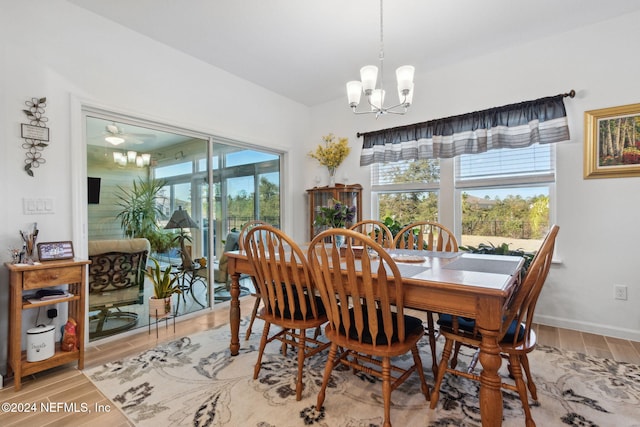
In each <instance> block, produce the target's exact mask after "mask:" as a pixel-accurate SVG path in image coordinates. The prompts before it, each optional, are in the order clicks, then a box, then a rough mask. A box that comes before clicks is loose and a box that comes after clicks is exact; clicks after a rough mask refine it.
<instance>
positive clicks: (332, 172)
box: [328, 168, 336, 187]
mask: <svg viewBox="0 0 640 427" xmlns="http://www.w3.org/2000/svg"><path fill="white" fill-rule="evenodd" d="M328 169H329V187H335V185H336V168H328Z"/></svg>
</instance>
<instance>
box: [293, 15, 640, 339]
mask: <svg viewBox="0 0 640 427" xmlns="http://www.w3.org/2000/svg"><path fill="white" fill-rule="evenodd" d="M639 20H640V14H639V13H635V14H630V15H627V16H625V17H622V18H619V19H614V20H611V21H607V22H603V23H600V24H597V25H593V26H591V27H588V28H584V29H582V30H579V31H572V32H568V33H565V34H563V35H560V36H555V37H552V38H549V39H546V40H541V41H538V42H535V43H531V44H527V45H523V46H521V47H520V48H519V49H517V50H505V51H502V52H500V53H499V54H491V55H485V56H479V57H477V58H470V59H468V60H467V61H465V62H462V63H459V64H456V65H455V66H451V67H447V68H443V69H440V70H437V71H435V72H432V73H429V74H418V75H417V76H416V78H415V85H416V94H415V96H414V105H413V106H412V107H411V111H410V113H409V114H408V115H406V116H401V117H391V116H385V117H382V118H379V119H378V120H377V121H376V120H375V119H374V118H373V117H370V116H353V115H350V113H349V111H348V107H347V102H346V97H345V99H340V100H336V101H334V102H331V103H327V104H324V105H320V106H317V107H315V108H313V109H312V124H311V132H310V136H311V137H312V138H313V141H314V142H315V143H319V141H320V136H321V135H324V134H326V133H328V132H334V133H335V134H336V135H340V136H348V137H349V138H350V141H351V143H352V146H353V147H354V148H357V150H355V151H358V153H357V154H356V155H352V156H350V157H349V158H348V159H347V160H346V162H345V164H343V165H342V166H341V167H340V168H339V170H338V172H337V174H338V177H342V176H343V175H344V173H345V172H346V173H347V174H348V175H349V182H360V183H362V184H363V185H364V186H365V195H367V194H368V193H369V191H370V178H369V173H370V171H369V167H363V168H361V167H360V166H359V163H358V155H359V147H361V144H362V140H361V139H357V138H356V133H357V132H364V131H370V130H375V129H382V128H387V127H393V126H398V125H401V124H407V123H416V122H422V121H426V120H431V119H436V118H442V117H448V116H451V115H456V114H463V113H468V112H472V111H477V110H483V109H486V108H490V107H497V106H500V105H505V104H511V103H515V102H520V101H526V100H532V99H537V98H541V97H544V96H550V95H556V94H559V93H566V92H568V91H569V90H570V89H575V90H576V91H577V96H576V97H575V98H573V99H571V98H565V105H566V107H567V115H568V118H569V128H570V133H571V140H570V141H569V142H566V143H561V144H557V185H556V197H555V204H556V218H555V220H556V223H557V224H558V225H559V226H560V233H559V236H558V240H557V246H556V253H555V254H556V258H557V259H558V260H559V261H561V262H560V263H558V264H555V265H554V266H553V267H552V270H551V273H550V276H549V279H548V281H547V283H546V285H545V288H544V289H543V292H542V295H541V299H540V301H539V303H538V306H537V309H536V313H537V316H536V320H537V321H539V322H540V323H544V324H548V325H554V326H562V327H567V328H572V329H577V330H582V331H588V332H594V333H599V334H606V335H610V336H616V337H622V338H628V339H633V340H636V341H640V311H639V310H638V306H639V304H640V278H639V276H638V273H637V266H636V262H638V261H637V260H638V253H639V251H638V249H637V248H638V244H639V243H640V227H639V221H638V212H640V198H639V197H638V195H637V194H638V188H639V185H640V178H615V179H597V180H584V179H583V175H582V174H583V123H584V121H583V115H584V111H586V110H592V109H599V108H607V107H612V106H617V105H625V104H633V103H638V102H640V90H639V86H638V83H637V80H638V77H637V75H638V69H640V58H639V57H638V55H636V54H634V53H633V51H632V48H631V47H632V46H633V43H635V42H636V41H637V40H640V28H639V27H638V25H636V23H637V22H638V21H639ZM416 51H419V49H416ZM305 167H308V168H311V169H310V170H317V171H318V172H317V174H322V172H323V171H322V170H321V169H320V168H318V166H317V162H315V161H314V160H313V159H307V164H306V165H305ZM325 174H326V173H325ZM313 176H314V173H310V174H309V176H308V178H307V182H306V184H307V185H308V186H313V185H315V184H314V181H313ZM324 184H326V182H324V183H323V184H322V185H324ZM365 199H368V198H367V197H365ZM363 204H364V206H365V207H367V206H369V204H368V200H365V201H364V203H363ZM441 213H442V212H441ZM452 214H453V213H451V212H445V213H444V216H445V218H444V219H443V222H444V221H447V218H448V215H452ZM614 284H622V285H627V286H628V300H627V301H618V300H614V298H613V286H614Z"/></svg>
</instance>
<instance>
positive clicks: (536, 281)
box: [431, 225, 560, 427]
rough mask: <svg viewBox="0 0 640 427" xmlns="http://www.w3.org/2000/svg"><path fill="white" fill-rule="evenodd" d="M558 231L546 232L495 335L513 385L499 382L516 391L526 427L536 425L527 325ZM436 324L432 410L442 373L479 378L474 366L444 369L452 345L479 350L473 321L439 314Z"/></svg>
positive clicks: (531, 341) (532, 339)
mask: <svg viewBox="0 0 640 427" xmlns="http://www.w3.org/2000/svg"><path fill="white" fill-rule="evenodd" d="M559 229H560V228H559V227H558V226H557V225H553V226H552V227H551V228H550V229H549V232H548V233H547V235H546V237H545V239H544V241H543V242H542V246H541V247H540V249H539V250H538V252H537V253H536V255H535V257H534V259H533V261H532V262H531V265H530V266H529V269H528V270H527V273H526V275H525V277H524V278H523V280H522V283H521V284H520V285H519V287H518V288H517V289H516V290H515V291H514V293H513V296H512V298H511V301H510V304H509V306H508V308H507V311H506V313H505V315H504V316H503V322H502V326H501V329H500V335H499V346H500V355H501V356H502V357H503V358H506V359H508V361H509V365H508V368H509V372H510V374H511V376H512V377H513V379H514V382H515V385H514V384H511V383H504V382H503V383H502V387H503V388H506V389H508V390H512V391H516V392H518V395H519V397H520V400H521V401H522V407H523V409H524V413H525V422H526V425H527V427H535V425H536V424H535V422H534V421H533V418H532V417H531V410H530V408H529V399H528V395H527V388H528V389H529V392H530V393H531V398H532V399H533V400H534V401H537V400H538V396H537V391H536V386H535V383H534V382H533V378H532V376H531V371H530V368H529V359H528V357H527V354H528V353H530V352H531V351H533V349H534V348H535V347H536V334H535V332H534V331H533V329H532V327H531V325H532V323H533V314H534V311H535V307H536V303H537V301H538V297H539V296H540V291H542V287H543V285H544V283H545V281H546V278H547V275H548V273H549V267H550V266H551V259H552V257H553V249H554V246H555V240H556V236H557V235H558V231H559ZM438 323H439V324H440V332H441V333H442V335H444V337H445V339H446V341H445V344H444V349H443V351H442V358H441V360H440V366H439V367H438V376H437V378H436V383H435V385H434V389H433V395H432V396H431V409H433V408H435V407H436V405H437V404H438V397H439V393H440V386H441V385H442V380H443V378H444V375H445V373H452V374H455V375H459V376H463V377H465V378H469V379H473V380H477V381H479V380H480V375H478V374H476V373H474V372H473V368H474V367H475V363H472V364H471V365H470V366H469V369H467V370H466V371H460V370H457V369H455V367H449V366H448V365H449V358H450V356H451V349H452V348H453V346H454V344H456V343H461V344H462V345H465V346H469V347H472V348H474V349H477V348H479V347H480V343H481V341H482V337H481V336H480V334H479V332H478V330H477V327H476V324H475V322H474V321H473V320H472V319H466V318H461V317H458V316H451V315H441V316H440V320H439V321H438ZM451 360H454V359H451ZM523 370H524V374H525V376H526V379H527V382H526V384H525V381H524V379H523V374H522V371H523Z"/></svg>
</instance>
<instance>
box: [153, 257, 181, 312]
mask: <svg viewBox="0 0 640 427" xmlns="http://www.w3.org/2000/svg"><path fill="white" fill-rule="evenodd" d="M149 259H151V261H153V263H154V267H152V268H151V270H150V271H149V270H145V274H146V275H147V277H149V279H151V282H152V283H153V296H151V297H149V313H150V314H151V316H152V317H157V318H163V317H166V316H168V315H169V314H171V312H172V311H173V307H172V303H171V297H172V295H173V294H181V293H182V290H181V289H180V285H179V284H178V275H177V274H172V273H171V267H167V268H165V269H164V271H162V269H161V268H160V263H159V262H158V260H156V259H155V258H149Z"/></svg>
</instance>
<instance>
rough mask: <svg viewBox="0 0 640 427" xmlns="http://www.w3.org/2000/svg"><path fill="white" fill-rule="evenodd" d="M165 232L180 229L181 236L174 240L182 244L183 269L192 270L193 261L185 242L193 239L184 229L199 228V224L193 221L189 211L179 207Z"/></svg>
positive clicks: (166, 226)
mask: <svg viewBox="0 0 640 427" xmlns="http://www.w3.org/2000/svg"><path fill="white" fill-rule="evenodd" d="M164 228H165V230H170V229H176V228H179V229H180V234H178V235H177V236H176V237H175V238H174V240H175V241H177V242H179V243H180V258H182V269H183V270H190V269H192V268H193V261H192V260H191V256H190V255H189V253H187V251H186V250H185V247H184V241H185V240H188V241H191V237H190V236H189V235H188V234H186V233H185V232H184V230H183V229H184V228H199V227H198V224H196V222H195V221H194V220H192V219H191V217H190V216H189V214H188V213H187V211H185V210H183V209H182V206H178V209H177V210H176V211H175V212H173V215H171V219H169V222H168V223H167V225H165V227H164Z"/></svg>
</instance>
